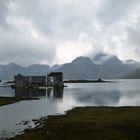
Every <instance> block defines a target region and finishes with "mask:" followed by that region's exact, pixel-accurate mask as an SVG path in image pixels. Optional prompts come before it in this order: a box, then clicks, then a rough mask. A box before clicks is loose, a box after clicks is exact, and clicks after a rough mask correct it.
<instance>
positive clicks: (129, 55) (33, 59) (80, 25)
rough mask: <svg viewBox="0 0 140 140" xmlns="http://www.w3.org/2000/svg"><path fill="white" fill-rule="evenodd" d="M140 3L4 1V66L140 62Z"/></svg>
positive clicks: (0, 60) (0, 21) (0, 59)
mask: <svg viewBox="0 0 140 140" xmlns="http://www.w3.org/2000/svg"><path fill="white" fill-rule="evenodd" d="M139 13H140V1H139V0H86V1H85V0H27V1H25V0H1V1H0V64H7V63H11V62H15V63H18V64H22V65H25V66H26V65H30V64H34V63H40V64H55V63H65V62H69V61H71V60H73V59H74V58H76V57H78V56H81V55H83V56H89V57H91V58H93V57H94V56H95V55H96V54H97V53H101V52H102V53H106V54H111V55H117V56H118V57H119V58H120V59H122V60H126V59H134V60H137V61H140V47H139V46H140V41H139V40H140V30H139V29H140V26H139V25H140V24H139V23H140V15H139Z"/></svg>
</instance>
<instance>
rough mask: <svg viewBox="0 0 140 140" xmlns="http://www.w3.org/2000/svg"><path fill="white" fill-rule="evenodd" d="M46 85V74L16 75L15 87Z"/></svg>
mask: <svg viewBox="0 0 140 140" xmlns="http://www.w3.org/2000/svg"><path fill="white" fill-rule="evenodd" d="M39 86H46V76H22V75H20V74H18V75H16V76H15V87H21V88H22V87H39Z"/></svg>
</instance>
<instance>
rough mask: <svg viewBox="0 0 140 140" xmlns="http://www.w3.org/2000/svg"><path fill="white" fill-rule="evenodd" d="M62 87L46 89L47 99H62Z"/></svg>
mask: <svg viewBox="0 0 140 140" xmlns="http://www.w3.org/2000/svg"><path fill="white" fill-rule="evenodd" d="M63 91H64V88H63V87H59V88H58V87H57V88H56V87H54V88H48V89H47V97H48V98H52V97H53V99H63Z"/></svg>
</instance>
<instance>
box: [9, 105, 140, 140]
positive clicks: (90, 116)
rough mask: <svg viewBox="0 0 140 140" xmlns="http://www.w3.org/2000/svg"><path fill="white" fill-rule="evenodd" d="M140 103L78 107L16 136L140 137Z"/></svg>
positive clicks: (69, 139) (66, 139)
mask: <svg viewBox="0 0 140 140" xmlns="http://www.w3.org/2000/svg"><path fill="white" fill-rule="evenodd" d="M138 139H140V107H118V108H113V107H84V108H82V107H78V108H74V109H72V110H70V111H68V112H67V113H66V115H59V116H49V117H48V118H44V121H43V123H42V126H41V127H40V128H36V129H33V130H28V131H26V132H25V133H24V134H22V135H19V136H16V137H15V138H13V139H12V140H138Z"/></svg>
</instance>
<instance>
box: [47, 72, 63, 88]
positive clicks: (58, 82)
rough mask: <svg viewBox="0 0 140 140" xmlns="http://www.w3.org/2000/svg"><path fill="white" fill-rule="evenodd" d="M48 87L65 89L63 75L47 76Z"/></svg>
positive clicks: (56, 73) (60, 73)
mask: <svg viewBox="0 0 140 140" xmlns="http://www.w3.org/2000/svg"><path fill="white" fill-rule="evenodd" d="M47 86H54V87H63V86H64V83H63V73H62V72H51V73H50V74H48V75H47Z"/></svg>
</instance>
